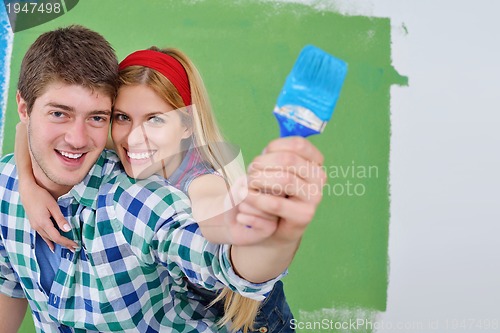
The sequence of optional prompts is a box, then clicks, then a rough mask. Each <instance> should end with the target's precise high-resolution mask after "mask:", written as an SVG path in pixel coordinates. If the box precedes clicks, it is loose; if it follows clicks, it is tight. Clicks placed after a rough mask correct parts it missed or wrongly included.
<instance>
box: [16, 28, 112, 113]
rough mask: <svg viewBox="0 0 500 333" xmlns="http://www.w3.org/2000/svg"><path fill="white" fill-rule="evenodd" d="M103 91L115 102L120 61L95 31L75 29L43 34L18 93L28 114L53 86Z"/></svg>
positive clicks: (24, 70)
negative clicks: (52, 84)
mask: <svg viewBox="0 0 500 333" xmlns="http://www.w3.org/2000/svg"><path fill="white" fill-rule="evenodd" d="M56 81H59V82H63V83H67V84H76V85H80V86H83V87H85V88H89V89H91V90H92V91H94V90H99V91H100V92H102V93H104V94H106V95H108V96H109V97H110V98H111V100H112V101H114V98H115V96H116V91H117V88H118V60H117V58H116V54H115V51H114V50H113V48H112V47H111V45H110V44H109V43H108V41H107V40H106V39H105V38H104V37H103V36H101V35H100V34H98V33H97V32H95V31H92V30H89V29H87V28H85V27H82V26H78V25H72V26H69V27H65V28H59V29H57V30H54V31H49V32H46V33H44V34H42V35H41V36H40V37H38V39H37V40H36V41H35V42H34V43H33V44H32V45H31V46H30V48H29V49H28V51H27V52H26V55H25V56H24V58H23V61H22V64H21V71H20V74H19V82H18V85H17V89H18V90H19V93H20V95H21V97H22V98H23V99H24V100H25V101H26V104H27V107H28V110H27V111H28V114H30V113H31V109H32V107H33V104H34V103H35V100H36V99H37V98H38V97H40V96H41V95H42V94H43V93H44V90H45V88H46V87H47V85H49V84H51V83H53V82H56Z"/></svg>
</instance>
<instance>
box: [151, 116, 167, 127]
mask: <svg viewBox="0 0 500 333" xmlns="http://www.w3.org/2000/svg"><path fill="white" fill-rule="evenodd" d="M148 122H149V123H151V124H155V125H161V124H164V123H165V119H163V118H161V117H159V116H153V117H151V118H149V119H148Z"/></svg>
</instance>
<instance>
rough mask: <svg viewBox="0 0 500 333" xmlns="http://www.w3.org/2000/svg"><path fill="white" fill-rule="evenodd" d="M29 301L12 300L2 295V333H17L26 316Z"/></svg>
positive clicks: (0, 297)
mask: <svg viewBox="0 0 500 333" xmlns="http://www.w3.org/2000/svg"><path fill="white" fill-rule="evenodd" d="M27 306H28V301H27V300H26V298H12V297H9V296H6V295H4V294H0V323H2V324H1V325H2V327H1V328H0V331H2V332H4V333H17V331H18V330H19V327H21V323H22V322H23V319H24V316H25V314H26V308H27Z"/></svg>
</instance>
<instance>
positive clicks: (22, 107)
mask: <svg viewBox="0 0 500 333" xmlns="http://www.w3.org/2000/svg"><path fill="white" fill-rule="evenodd" d="M16 101H17V113H18V114H19V119H20V120H21V122H22V123H27V122H28V119H29V115H28V104H27V103H26V101H25V100H24V98H22V97H21V94H20V93H19V90H18V91H17V93H16Z"/></svg>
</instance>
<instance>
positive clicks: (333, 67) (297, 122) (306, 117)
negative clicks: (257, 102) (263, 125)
mask: <svg viewBox="0 0 500 333" xmlns="http://www.w3.org/2000/svg"><path fill="white" fill-rule="evenodd" d="M346 73H347V65H346V63H345V62H344V61H342V60H340V59H337V58H335V57H334V56H332V55H330V54H328V53H326V52H325V51H323V50H321V49H319V48H317V47H315V46H312V45H308V46H306V47H304V48H303V49H302V51H301V52H300V54H299V57H298V59H297V61H296V62H295V65H294V66H293V68H292V71H291V72H290V74H289V75H288V77H287V79H286V81H285V85H284V87H283V89H282V90H281V93H280V95H279V97H278V102H277V103H276V106H275V108H274V112H273V113H274V115H275V116H276V118H277V120H278V123H279V126H280V132H281V137H285V136H292V135H300V136H303V137H307V136H310V135H313V134H319V133H321V132H322V131H323V129H324V128H325V126H326V123H327V122H328V121H329V120H330V118H331V116H332V114H333V109H334V107H335V104H336V103H337V99H338V98H339V94H340V89H341V88H342V84H343V83H344V78H345V75H346Z"/></svg>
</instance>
